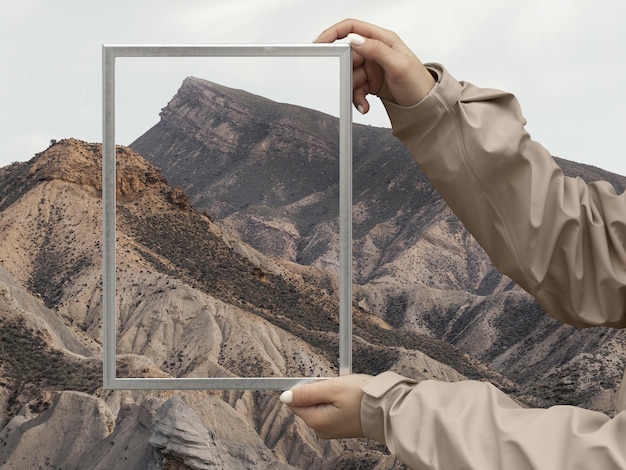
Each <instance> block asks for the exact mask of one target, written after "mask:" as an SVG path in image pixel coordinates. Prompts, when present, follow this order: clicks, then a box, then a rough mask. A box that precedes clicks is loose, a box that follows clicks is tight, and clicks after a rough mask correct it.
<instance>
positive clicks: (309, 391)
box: [280, 372, 626, 470]
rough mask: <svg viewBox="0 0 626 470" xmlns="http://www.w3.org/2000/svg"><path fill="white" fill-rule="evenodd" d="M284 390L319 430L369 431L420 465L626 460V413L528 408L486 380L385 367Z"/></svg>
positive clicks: (429, 469)
mask: <svg viewBox="0 0 626 470" xmlns="http://www.w3.org/2000/svg"><path fill="white" fill-rule="evenodd" d="M280 398H281V401H283V402H284V403H287V404H288V405H289V407H290V408H291V409H292V411H293V412H294V413H295V414H297V415H298V416H300V417H301V418H302V419H303V420H304V422H305V423H306V424H307V425H308V426H310V427H311V428H312V429H313V430H314V431H315V432H316V434H317V435H318V436H319V437H321V438H323V439H337V438H349V437H367V438H369V439H372V440H374V441H377V442H379V443H381V444H384V445H386V446H387V447H388V448H389V451H390V452H391V453H392V454H393V455H395V456H396V457H398V459H400V460H401V461H402V462H404V463H406V464H407V465H408V466H410V467H411V468H419V469H424V470H439V469H441V470H443V469H447V470H450V469H480V470H502V469H516V470H517V469H519V470H521V469H528V470H569V469H571V468H581V469H583V468H584V469H587V468H588V469H592V468H593V469H596V468H598V469H602V470H610V469H615V470H618V469H624V468H626V441H625V439H626V412H622V413H620V414H618V415H617V416H616V417H615V418H613V419H609V418H608V417H607V416H606V415H603V414H602V413H598V412H595V411H589V410H585V409H582V408H576V407H573V406H555V407H552V408H549V409H526V408H520V407H519V406H518V405H517V404H516V403H515V402H513V401H512V400H511V399H510V398H508V397H507V396H506V395H505V394H504V393H502V392H500V391H499V390H498V389H497V388H495V387H494V386H493V385H491V384H489V383H486V382H477V381H471V380H467V381H462V382H454V383H449V382H439V381H434V380H425V381H423V382H419V383H417V382H416V381H414V380H411V379H407V378H405V377H402V376H400V375H398V374H396V373H394V372H385V373H383V374H380V375H378V376H376V377H374V378H372V377H370V376H367V375H348V376H342V377H338V378H334V379H329V380H324V381H321V382H316V383H312V384H307V385H301V386H298V387H295V388H293V389H292V390H288V391H286V392H283V394H282V395H281V397H280ZM575 465H577V466H575Z"/></svg>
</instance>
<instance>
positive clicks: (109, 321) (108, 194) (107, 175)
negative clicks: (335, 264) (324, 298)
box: [102, 44, 352, 390]
mask: <svg viewBox="0 0 626 470" xmlns="http://www.w3.org/2000/svg"><path fill="white" fill-rule="evenodd" d="M118 57H138V58H139V57H337V58H338V59H339V86H340V90H339V99H340V106H339V264H340V273H339V374H340V375H346V374H349V373H351V371H352V105H351V103H352V51H351V49H350V46H349V45H347V44H307V45H103V46H102V82H103V111H102V114H103V115H102V119H103V139H102V201H103V203H102V206H103V335H104V338H103V341H104V347H103V386H104V388H105V389H133V390H230V389H240V390H263V389H265V390H286V389H288V388H291V387H293V386H294V385H296V384H298V383H302V382H310V381H315V380H320V379H322V378H318V377H267V378H266V377H237V378H232V377H224V378H222V377H206V378H160V377H155V378H147V377H137V378H119V377H117V370H116V347H117V346H116V344H117V336H116V333H117V328H116V285H115V283H116V254H115V250H116V246H115V245H116V242H115V233H116V215H115V214H116V211H115V208H116V198H115V189H116V176H115V159H116V150H115V60H116V58H118Z"/></svg>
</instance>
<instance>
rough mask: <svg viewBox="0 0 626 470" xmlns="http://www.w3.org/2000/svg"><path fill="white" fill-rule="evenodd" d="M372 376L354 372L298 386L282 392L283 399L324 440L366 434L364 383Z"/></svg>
mask: <svg viewBox="0 0 626 470" xmlns="http://www.w3.org/2000/svg"><path fill="white" fill-rule="evenodd" d="M371 378H372V377H371V376H369V375H363V374H354V375H345V376H341V377H335V378H332V379H328V380H323V381H320V382H313V383H309V384H305V385H298V386H296V387H294V388H292V389H291V390H287V391H285V392H283V393H282V395H281V396H280V400H281V401H282V402H283V403H286V404H287V405H288V406H289V408H291V410H292V411H293V412H294V413H295V414H296V415H298V416H300V418H302V419H303V420H304V422H305V423H306V424H307V426H309V427H310V428H311V429H313V431H315V434H317V436H318V437H321V438H322V439H340V438H348V437H363V431H362V430H361V398H362V397H363V392H362V391H361V386H362V385H364V384H365V383H366V382H367V381H369V380H370V379H371Z"/></svg>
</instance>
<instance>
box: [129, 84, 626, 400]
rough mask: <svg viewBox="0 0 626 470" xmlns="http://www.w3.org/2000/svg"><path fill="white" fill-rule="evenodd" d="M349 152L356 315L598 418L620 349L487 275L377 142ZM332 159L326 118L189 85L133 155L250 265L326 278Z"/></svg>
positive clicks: (438, 208) (428, 193)
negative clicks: (235, 241)
mask: <svg viewBox="0 0 626 470" xmlns="http://www.w3.org/2000/svg"><path fill="white" fill-rule="evenodd" d="M353 142H354V164H353V168H354V178H353V180H354V182H353V186H354V188H353V189H354V194H353V199H354V207H353V211H354V216H353V234H354V272H355V277H354V280H355V282H356V283H357V284H358V286H357V288H356V289H355V291H356V292H355V297H356V301H357V302H358V305H359V306H360V307H361V308H363V309H364V310H365V311H366V312H369V313H371V314H373V315H376V316H378V317H379V318H381V319H383V320H384V321H385V322H387V323H388V324H390V325H392V326H393V327H396V328H400V329H402V330H405V331H418V332H423V333H426V334H427V335H430V336H432V337H434V338H438V339H443V340H445V341H447V342H449V343H451V344H453V345H455V346H458V347H459V348H461V349H462V350H463V351H465V352H467V353H469V354H471V355H472V356H474V357H476V358H478V359H480V360H482V361H485V362H487V363H489V364H490V365H492V366H493V367H494V368H496V369H497V370H498V371H499V372H501V373H502V374H504V375H506V376H507V377H509V378H511V379H513V380H515V381H518V382H520V383H522V384H523V385H524V386H525V387H527V389H528V392H529V393H530V394H531V395H534V396H538V397H541V398H546V399H548V400H549V402H550V403H574V404H579V405H582V406H588V407H592V408H596V409H600V410H603V411H608V410H610V409H611V408H612V403H613V400H614V395H615V391H616V388H617V385H618V382H619V380H620V379H621V373H622V370H623V366H624V365H625V364H626V335H625V334H624V333H623V332H622V333H619V332H615V331H613V330H604V329H592V330H585V331H583V330H576V329H574V328H570V327H567V326H563V325H560V324H558V323H557V322H556V321H553V320H551V319H550V318H548V317H547V316H546V315H545V314H544V313H543V312H542V311H541V309H540V308H539V307H538V305H537V304H536V303H535V302H534V300H533V299H532V298H530V296H528V295H527V294H526V293H524V292H522V291H521V290H520V289H519V288H518V287H517V286H515V285H514V284H512V283H511V282H510V280H508V279H507V278H505V277H503V276H502V275H501V274H500V273H498V272H497V271H496V270H495V269H494V268H493V266H492V265H491V263H490V261H489V259H488V258H487V257H486V256H485V254H484V252H483V251H482V249H481V247H480V246H478V245H477V243H476V242H475V240H474V239H473V238H472V237H471V236H470V235H469V234H468V233H467V232H466V231H465V230H464V228H463V227H462V226H461V224H460V223H459V221H458V220H457V219H456V218H455V217H454V215H453V214H452V213H451V212H450V211H449V210H448V209H447V208H446V206H445V204H444V203H443V201H442V200H441V199H440V198H439V196H438V195H437V193H436V192H435V191H434V190H433V188H432V187H431V186H430V184H429V182H428V181H427V179H426V177H425V176H424V175H423V174H422V173H421V172H420V171H419V169H418V168H417V167H416V165H414V164H413V162H412V160H411V157H410V155H409V154H408V152H407V150H406V148H404V147H403V146H402V145H401V144H400V143H399V142H398V141H397V140H396V139H395V138H394V137H393V136H392V135H391V132H390V130H389V129H378V128H372V127H369V126H360V125H355V126H354V127H353ZM337 145H338V124H337V119H336V118H333V117H331V116H327V115H324V114H320V113H317V112H315V111H312V110H307V109H302V108H298V107H294V106H289V105H284V104H279V103H274V102H271V101H269V100H265V99H263V98H260V97H258V96H254V95H251V94H248V93H246V92H243V91H240V90H233V89H228V88H226V87H223V86H220V85H217V84H214V83H211V82H207V81H204V80H201V79H198V78H193V77H190V78H187V79H186V80H185V81H184V83H183V84H182V86H181V88H180V89H179V91H178V93H177V94H176V95H175V96H174V97H173V99H172V100H171V101H170V102H169V103H168V104H167V106H166V107H165V108H164V109H163V110H162V113H161V120H160V122H159V123H158V124H156V125H155V126H154V127H153V128H152V129H150V130H148V131H147V132H146V133H145V134H144V135H143V136H141V137H140V138H138V139H137V140H136V141H135V142H134V143H133V144H131V147H132V148H134V149H136V150H137V151H138V152H139V153H141V154H142V155H143V156H144V157H146V158H147V159H148V160H149V161H151V162H153V163H154V164H155V165H157V166H159V167H160V168H162V170H163V173H164V175H165V176H166V177H167V178H168V180H169V181H170V182H171V183H172V184H174V185H180V186H181V187H182V188H183V189H184V190H185V191H186V192H187V193H188V194H189V196H190V203H191V204H192V205H193V206H194V207H196V208H198V209H199V210H202V211H206V212H207V213H208V214H209V215H210V216H211V217H212V218H213V219H214V220H215V221H216V222H219V224H220V225H221V226H223V227H227V228H228V230H231V231H233V232H234V233H237V234H238V236H239V237H241V239H242V240H243V241H245V242H247V243H249V244H250V245H252V246H254V247H255V248H257V249H258V250H259V251H261V252H263V253H267V254H271V255H273V256H276V257H280V258H282V259H287V260H291V261H295V262H298V263H301V264H305V265H309V266H314V267H318V268H320V269H324V270H328V271H331V272H336V269H337V262H336V260H337V255H336V253H337V250H336V247H337V237H336V233H337V219H336V216H337V194H338V179H337V173H338V163H337ZM559 163H560V164H561V165H562V167H563V168H564V171H565V172H566V173H567V174H568V175H577V176H580V177H582V178H583V179H586V180H593V179H599V178H602V179H605V180H608V181H610V182H611V183H613V184H614V185H615V187H616V188H617V189H618V190H619V191H622V190H623V189H624V188H625V187H626V184H625V183H626V180H625V179H624V178H623V177H621V176H618V175H614V174H611V173H608V172H605V171H602V170H600V169H598V168H594V167H590V166H586V165H580V164H576V163H573V162H568V161H565V160H559Z"/></svg>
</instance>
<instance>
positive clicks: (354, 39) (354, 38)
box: [346, 33, 365, 46]
mask: <svg viewBox="0 0 626 470" xmlns="http://www.w3.org/2000/svg"><path fill="white" fill-rule="evenodd" d="M346 38H347V39H348V42H349V43H350V44H352V45H353V46H362V45H363V44H365V38H364V37H363V36H361V35H360V34H357V33H350V34H348V36H346Z"/></svg>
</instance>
